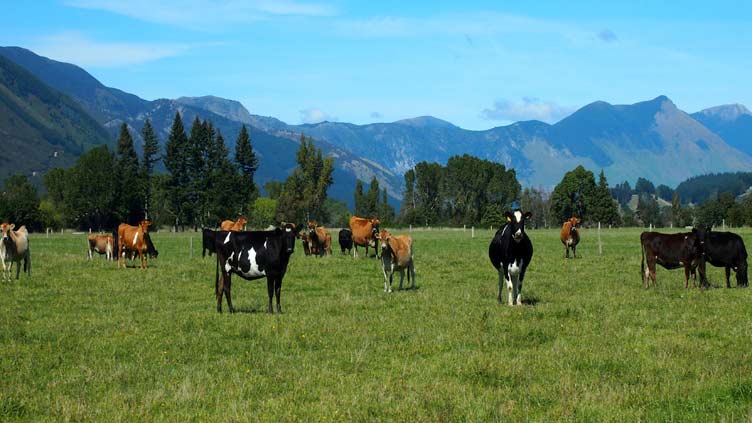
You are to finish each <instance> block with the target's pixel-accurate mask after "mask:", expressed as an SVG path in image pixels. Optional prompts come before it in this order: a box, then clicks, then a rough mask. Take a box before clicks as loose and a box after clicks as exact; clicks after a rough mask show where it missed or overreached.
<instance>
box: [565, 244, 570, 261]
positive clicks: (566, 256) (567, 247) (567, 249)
mask: <svg viewBox="0 0 752 423" xmlns="http://www.w3.org/2000/svg"><path fill="white" fill-rule="evenodd" d="M564 258H569V245H568V244H564Z"/></svg>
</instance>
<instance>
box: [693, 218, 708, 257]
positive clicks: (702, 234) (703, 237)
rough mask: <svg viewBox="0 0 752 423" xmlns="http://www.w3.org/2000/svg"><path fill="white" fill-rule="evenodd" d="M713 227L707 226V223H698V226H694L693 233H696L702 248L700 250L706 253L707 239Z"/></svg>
mask: <svg viewBox="0 0 752 423" xmlns="http://www.w3.org/2000/svg"><path fill="white" fill-rule="evenodd" d="M711 229H712V228H710V227H707V228H706V227H705V225H697V227H695V228H692V233H693V234H695V239H696V244H697V246H698V247H699V248H700V251H701V252H703V253H704V248H705V241H707V239H708V234H710V231H711Z"/></svg>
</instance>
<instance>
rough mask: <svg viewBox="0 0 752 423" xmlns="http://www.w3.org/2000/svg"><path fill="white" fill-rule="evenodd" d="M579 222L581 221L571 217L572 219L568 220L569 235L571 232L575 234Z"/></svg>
mask: <svg viewBox="0 0 752 423" xmlns="http://www.w3.org/2000/svg"><path fill="white" fill-rule="evenodd" d="M580 222H582V221H581V220H580V219H578V218H576V217H573V218H571V219H569V225H570V228H569V233H570V234H571V233H573V232H577V225H579V224H580Z"/></svg>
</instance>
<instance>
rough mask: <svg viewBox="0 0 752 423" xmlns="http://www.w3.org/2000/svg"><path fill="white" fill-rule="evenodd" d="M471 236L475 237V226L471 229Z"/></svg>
mask: <svg viewBox="0 0 752 423" xmlns="http://www.w3.org/2000/svg"><path fill="white" fill-rule="evenodd" d="M470 238H475V226H473V227H472V229H470Z"/></svg>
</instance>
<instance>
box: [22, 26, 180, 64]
mask: <svg viewBox="0 0 752 423" xmlns="http://www.w3.org/2000/svg"><path fill="white" fill-rule="evenodd" d="M30 48H31V49H32V50H34V52H36V53H38V54H40V55H42V56H46V57H49V58H51V59H55V60H60V61H63V62H70V63H75V64H76V65H79V66H84V67H118V66H127V65H135V64H140V63H145V62H151V61H154V60H159V59H163V58H165V57H172V56H177V55H179V54H181V53H183V52H184V51H186V50H188V49H190V48H191V46H190V45H187V44H164V43H120V42H102V41H95V40H91V39H89V38H87V37H86V36H84V35H83V34H81V33H78V32H62V33H59V34H54V35H50V36H46V37H42V38H39V39H37V40H35V41H32V42H31V45H30Z"/></svg>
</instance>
